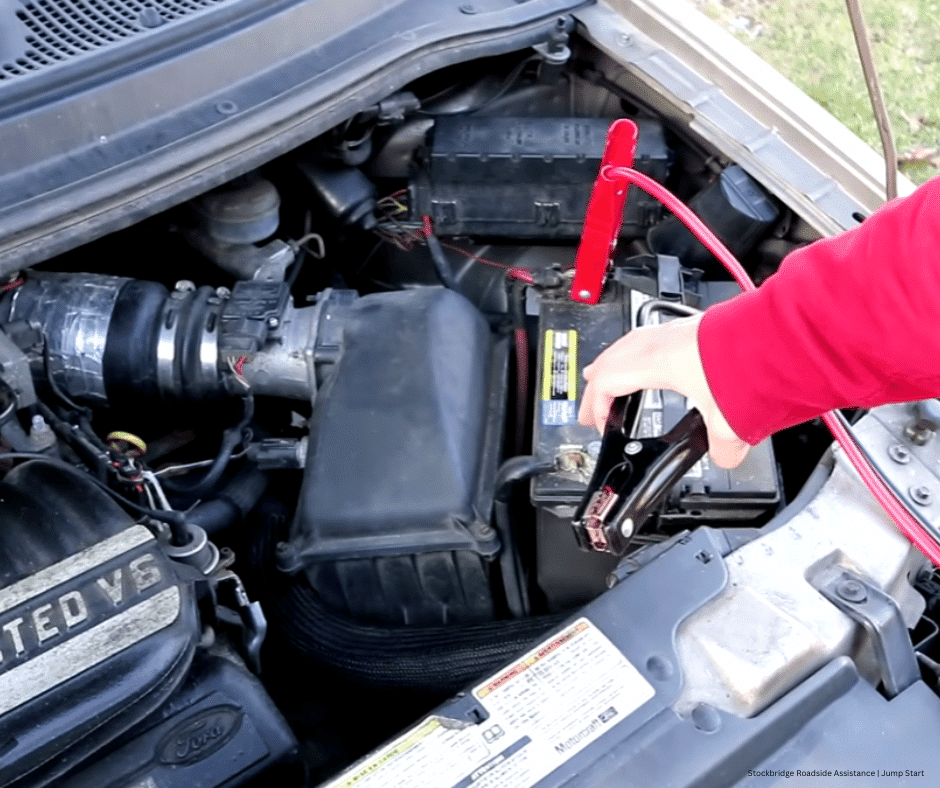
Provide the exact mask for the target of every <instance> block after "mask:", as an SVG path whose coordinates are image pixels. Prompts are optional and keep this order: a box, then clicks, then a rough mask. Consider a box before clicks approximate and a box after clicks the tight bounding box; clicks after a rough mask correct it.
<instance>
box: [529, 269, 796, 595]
mask: <svg viewBox="0 0 940 788" xmlns="http://www.w3.org/2000/svg"><path fill="white" fill-rule="evenodd" d="M619 279H620V281H619V282H617V283H615V286H613V287H608V292H607V293H606V295H605V297H604V299H603V300H602V301H601V302H600V303H598V304H594V305H588V304H581V303H577V302H574V301H572V300H570V299H569V298H568V297H567V294H559V295H557V296H552V295H543V296H542V298H541V299H540V303H539V328H538V331H539V350H538V366H537V378H536V398H537V402H536V407H535V424H534V427H533V452H534V454H535V455H536V456H537V457H539V458H540V459H552V460H554V461H555V463H556V470H555V471H553V472H551V473H547V474H543V475H541V476H538V477H536V478H535V479H533V480H532V484H531V500H532V504H533V505H534V506H535V509H536V512H537V515H536V565H537V582H538V585H539V587H540V589H541V591H542V592H543V593H544V594H545V598H546V600H547V602H548V606H549V608H550V609H551V610H553V611H559V610H568V609H571V608H573V607H576V606H578V605H581V604H584V603H585V602H587V601H589V600H590V599H592V598H594V597H595V596H597V594H598V593H600V592H601V591H602V590H603V589H604V587H605V580H606V576H607V574H608V573H609V572H610V571H611V570H612V569H613V568H614V566H616V564H617V562H618V560H619V559H618V558H617V557H616V556H611V555H608V554H605V553H588V552H584V551H582V550H580V549H579V548H578V546H577V543H576V541H575V537H574V534H573V532H572V529H571V517H572V516H573V515H574V512H575V509H576V507H577V506H578V504H579V503H580V501H581V498H582V497H583V495H584V492H585V490H586V488H587V484H588V481H589V480H590V478H591V473H592V472H593V470H594V463H595V459H596V457H597V454H598V452H599V450H600V445H601V442H600V437H601V436H600V435H599V434H598V433H597V431H596V429H595V428H594V427H585V426H582V425H581V424H578V421H577V414H578V407H579V405H580V401H581V395H582V394H583V390H584V378H583V375H582V371H583V369H584V367H585V365H587V364H589V363H591V362H592V361H593V360H594V359H595V358H596V357H597V355H598V354H599V353H600V352H601V351H602V350H604V349H605V348H606V347H608V346H609V345H611V344H612V343H613V342H614V341H616V340H617V339H618V338H620V337H621V336H623V335H624V334H625V333H627V332H628V331H630V330H632V329H633V328H635V327H636V325H637V319H638V313H639V310H640V307H641V306H642V305H643V304H644V303H645V302H646V301H648V300H650V299H652V298H656V297H658V296H659V295H660V293H659V289H660V287H659V283H658V281H657V279H656V278H655V277H650V276H620V277H619ZM735 291H736V285H734V284H733V283H724V282H721V283H717V282H716V283H699V285H698V296H699V299H698V300H699V301H700V303H701V305H702V306H703V308H704V307H705V306H708V305H709V304H710V303H714V302H716V301H720V300H724V299H725V298H729V297H731V296H732V295H734V293H735ZM659 316H660V313H655V312H654V313H653V315H652V317H651V322H656V320H657V319H658V317H659ZM663 319H670V318H666V317H664V318H663ZM690 407H691V405H690V404H689V403H688V402H686V399H685V398H684V397H683V396H681V395H679V394H676V393H675V392H671V391H652V390H651V391H647V392H645V393H644V394H643V404H642V409H641V417H640V422H639V426H638V428H637V434H636V435H634V436H633V437H636V438H648V437H655V436H658V435H662V434H664V433H665V432H668V431H669V430H670V429H671V428H672V427H673V426H674V425H675V424H676V423H678V421H679V420H680V419H681V418H682V417H683V416H684V415H685V414H686V412H687V411H688V410H689V408H690ZM779 502H780V484H779V479H778V475H777V469H776V463H775V461H774V454H773V448H772V446H771V443H770V441H769V440H766V441H764V442H763V443H761V444H759V445H758V446H755V447H754V448H753V449H751V451H750V452H749V454H748V456H747V459H745V461H744V462H743V463H742V464H741V465H740V466H739V467H738V468H735V469H733V470H726V469H724V468H719V467H718V466H716V465H714V463H712V462H711V461H710V459H709V458H708V456H707V455H706V456H705V457H703V458H702V459H701V460H700V461H699V462H698V463H696V465H695V466H693V468H692V469H691V470H690V471H689V472H688V473H687V474H686V475H685V476H684V477H683V478H682V479H681V481H680V482H679V483H678V484H677V485H676V486H675V488H674V489H673V490H672V492H671V493H670V495H669V497H668V499H667V502H666V505H665V509H664V511H663V512H662V513H661V514H660V516H659V526H660V529H661V531H666V532H668V533H672V532H674V531H676V530H681V529H682V528H691V527H694V526H697V525H700V524H706V523H707V524H711V525H718V526H726V525H733V524H740V525H748V524H750V523H751V522H753V521H754V520H755V519H756V518H757V517H759V516H761V515H763V514H765V513H766V512H768V511H769V510H772V509H775V508H776V507H777V505H778V503H779ZM647 538H649V536H648V535H646V534H644V532H643V531H642V530H641V531H640V534H639V535H638V536H637V537H636V538H635V539H636V543H637V544H640V543H642V542H643V541H644V540H645V539H647Z"/></svg>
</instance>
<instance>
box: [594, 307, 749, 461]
mask: <svg viewBox="0 0 940 788" xmlns="http://www.w3.org/2000/svg"><path fill="white" fill-rule="evenodd" d="M701 319H702V316H701V315H696V316H695V317H686V318H681V319H679V320H672V321H670V322H668V323H664V324H662V325H658V326H641V327H640V328H637V329H635V330H633V331H631V332H630V333H629V334H627V335H626V336H623V337H621V338H620V339H618V340H617V341H616V342H614V344H612V345H611V346H610V347H609V348H607V349H606V350H605V351H604V352H603V353H601V354H600V355H599V356H598V357H597V358H596V359H595V360H594V362H593V363H592V364H589V365H588V366H587V367H585V368H584V377H585V380H587V385H586V386H585V389H584V396H583V398H582V400H581V411H580V413H579V414H578V420H579V421H580V422H581V423H582V424H584V425H587V426H590V425H591V424H593V425H594V426H596V427H597V430H598V432H600V433H601V434H603V432H604V425H605V423H606V421H607V414H608V413H609V412H610V406H611V404H612V403H613V401H614V399H616V398H617V397H620V396H623V395H625V394H632V393H633V392H635V391H640V390H641V389H670V390H671V391H676V392H678V393H679V394H682V395H683V396H685V397H687V398H688V399H690V400H692V401H693V402H694V403H695V406H696V407H697V408H698V409H699V412H700V413H701V414H702V418H703V419H704V420H705V427H706V429H707V430H708V453H709V455H710V456H711V458H712V460H713V461H714V462H715V464H716V465H719V466H721V467H722V468H734V467H736V466H738V465H740V464H741V462H742V461H743V460H744V458H745V457H746V456H747V451H748V448H749V447H748V445H747V443H745V442H744V441H743V440H741V439H740V438H739V437H738V436H737V435H735V433H734V430H732V429H731V427H730V426H729V425H728V422H727V421H725V417H724V416H723V415H722V413H721V410H720V409H719V408H718V404H717V403H716V402H715V398H714V397H713V396H712V393H711V389H709V387H708V381H707V380H706V378H705V370H704V369H702V361H701V357H700V355H699V349H698V324H699V321H700V320H701Z"/></svg>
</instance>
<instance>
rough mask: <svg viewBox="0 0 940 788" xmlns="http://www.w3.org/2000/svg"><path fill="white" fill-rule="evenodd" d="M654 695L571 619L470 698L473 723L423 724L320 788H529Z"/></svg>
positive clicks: (617, 655)
mask: <svg viewBox="0 0 940 788" xmlns="http://www.w3.org/2000/svg"><path fill="white" fill-rule="evenodd" d="M654 695H655V691H654V690H653V687H652V685H651V684H650V683H649V682H648V681H647V680H646V679H645V678H643V676H642V675H640V673H639V671H637V669H636V668H635V667H634V666H633V665H632V664H631V663H630V661H629V660H627V658H626V657H624V655H623V654H622V653H621V652H620V651H619V649H617V647H616V646H614V644H613V643H611V642H610V640H609V639H608V638H607V637H606V636H605V635H604V634H603V633H602V632H601V631H600V630H599V629H598V628H597V627H596V626H595V625H594V624H592V623H591V622H590V621H589V620H588V619H586V618H580V619H578V620H577V621H575V622H574V623H573V624H571V625H570V626H568V627H566V628H565V629H563V630H562V631H561V632H559V633H557V634H556V635H553V636H552V637H550V638H548V639H547V640H545V641H544V642H542V643H541V644H540V645H538V646H537V647H536V648H534V649H533V650H532V651H530V652H529V653H527V654H526V655H525V656H523V657H521V658H520V659H517V660H516V661H515V662H513V663H512V664H511V665H509V666H508V667H506V668H505V669H504V670H502V671H500V672H499V673H497V674H495V675H493V676H491V677H490V678H488V679H487V680H486V681H485V682H483V683H482V684H480V685H478V686H477V687H475V688H474V690H473V697H474V698H475V699H476V700H477V701H478V702H479V705H480V706H481V707H482V709H483V711H484V712H485V717H486V718H485V719H484V720H483V721H482V722H480V723H478V724H468V723H465V722H464V723H461V722H460V721H457V720H451V719H446V718H443V717H437V716H432V717H428V718H427V719H425V720H424V721H422V722H421V723H419V724H418V725H416V726H415V727H414V728H412V729H411V730H409V731H408V732H407V733H405V734H404V735H403V736H401V737H400V738H398V739H396V740H395V741H393V742H391V743H390V744H388V745H386V746H385V747H382V748H381V749H379V750H377V751H376V752H374V753H373V754H372V755H370V756H368V757H367V758H365V759H364V760H362V761H360V762H359V763H357V764H356V765H355V766H353V767H351V768H350V769H348V770H347V771H346V772H345V773H343V774H342V775H340V776H339V777H337V778H336V779H334V780H333V781H332V782H329V783H327V784H326V785H325V786H324V788H380V787H382V788H386V787H387V786H390V785H394V786H397V787H398V788H412V787H413V788H532V787H533V786H535V785H536V784H537V783H538V782H539V781H540V780H542V779H543V778H545V777H547V776H548V775H549V774H551V772H553V771H554V770H555V769H557V768H559V767H560V766H562V765H563V764H564V763H565V762H566V761H568V760H570V759H571V758H573V757H574V756H575V755H577V753H579V752H581V750H583V749H584V748H585V747H587V746H588V745H589V744H591V743H592V742H594V741H596V740H597V739H599V738H600V737H601V736H603V735H604V733H606V732H607V731H609V730H611V728H613V727H614V726H615V725H616V724H617V723H618V722H620V721H621V720H623V719H624V718H626V717H627V715H629V714H631V713H632V712H634V711H636V710H637V709H638V708H639V707H640V706H642V705H643V704H644V703H646V702H647V701H648V700H650V699H651V698H652V697H653V696H654Z"/></svg>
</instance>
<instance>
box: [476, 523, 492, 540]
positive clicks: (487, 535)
mask: <svg viewBox="0 0 940 788" xmlns="http://www.w3.org/2000/svg"><path fill="white" fill-rule="evenodd" d="M475 530H476V535H477V539H492V538H493V534H494V533H495V531H493V528H492V526H489V525H487V524H486V523H478V524H477V527H476V529H475Z"/></svg>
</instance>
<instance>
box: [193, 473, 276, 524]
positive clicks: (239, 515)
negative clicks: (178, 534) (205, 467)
mask: <svg viewBox="0 0 940 788" xmlns="http://www.w3.org/2000/svg"><path fill="white" fill-rule="evenodd" d="M267 486H268V474H267V473H265V472H264V471H262V470H259V469H258V468H257V467H256V466H255V465H246V466H245V467H244V468H242V469H241V470H240V471H239V472H238V473H236V474H235V476H233V477H232V479H231V481H230V482H229V483H228V484H226V485H225V487H224V488H222V491H221V492H220V493H219V494H218V495H217V496H215V497H214V498H211V499H210V500H208V501H204V502H202V503H200V504H199V505H198V506H195V507H193V509H192V510H191V511H190V512H189V513H188V514H187V516H186V519H187V520H188V521H189V522H190V523H191V524H192V525H198V526H200V527H201V528H202V529H203V530H204V531H205V532H206V533H207V534H209V535H210V536H211V535H212V534H214V533H216V532H217V531H221V530H222V529H223V528H228V527H229V526H232V525H236V524H237V523H239V522H241V521H242V520H243V519H244V518H245V516H246V515H247V514H248V512H250V511H251V510H252V509H254V508H255V507H256V506H257V505H258V501H260V500H261V496H262V495H264V491H265V489H267Z"/></svg>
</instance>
